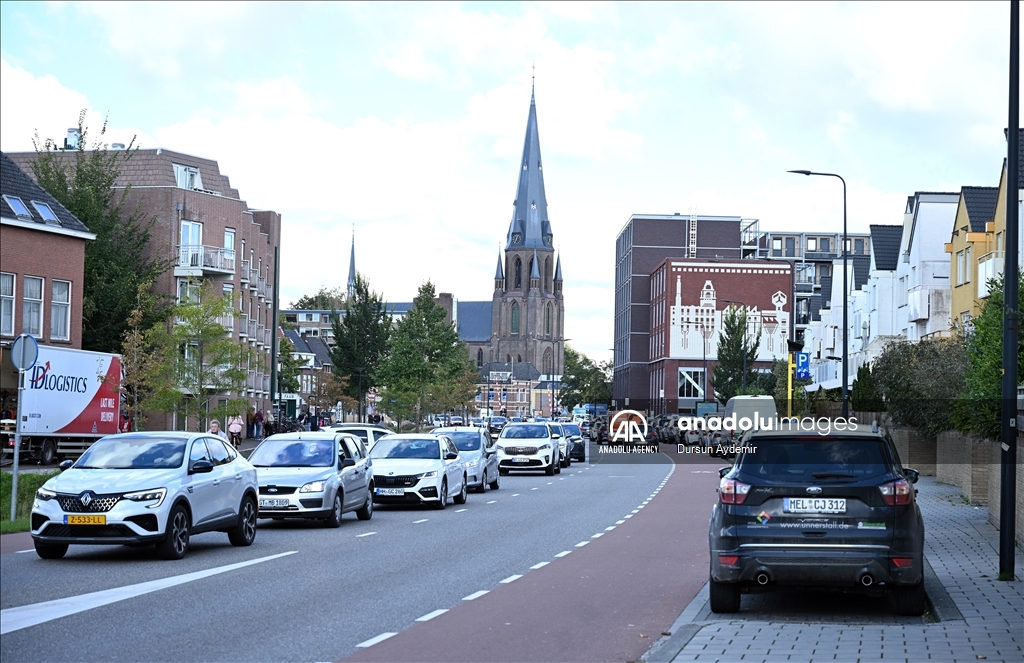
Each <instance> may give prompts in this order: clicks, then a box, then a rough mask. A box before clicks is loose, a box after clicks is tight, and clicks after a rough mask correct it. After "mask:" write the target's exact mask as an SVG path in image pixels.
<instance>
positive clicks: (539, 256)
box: [489, 92, 564, 375]
mask: <svg viewBox="0 0 1024 663" xmlns="http://www.w3.org/2000/svg"><path fill="white" fill-rule="evenodd" d="M494 276H495V278H494V285H495V289H494V299H493V303H492V307H491V344H490V346H491V350H490V351H491V356H490V359H489V360H490V361H497V362H504V361H513V360H514V361H515V362H517V363H518V362H529V363H531V364H533V366H534V367H535V368H536V369H537V370H538V371H539V372H540V373H541V374H542V375H556V374H560V373H561V372H562V368H563V366H564V363H563V356H564V353H563V345H564V332H563V326H562V325H563V321H564V316H563V300H562V265H561V257H560V256H558V257H556V256H555V249H554V235H553V233H552V232H551V222H550V221H549V220H548V201H547V196H546V195H545V192H544V166H543V162H542V161H541V157H540V135H539V133H538V131H537V104H536V99H535V97H534V95H533V93H532V92H531V94H530V114H529V116H528V117H527V120H526V140H525V142H524V144H523V157H522V159H520V161H519V185H518V187H517V188H516V199H515V202H513V211H512V220H511V222H510V223H509V226H508V233H507V235H506V238H505V251H504V260H502V258H501V257H500V256H499V260H498V269H497V271H496V273H495V275H494Z"/></svg>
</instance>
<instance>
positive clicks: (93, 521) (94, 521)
mask: <svg viewBox="0 0 1024 663" xmlns="http://www.w3.org/2000/svg"><path fill="white" fill-rule="evenodd" d="M64 524H65V525H106V524H107V517H106V516H64Z"/></svg>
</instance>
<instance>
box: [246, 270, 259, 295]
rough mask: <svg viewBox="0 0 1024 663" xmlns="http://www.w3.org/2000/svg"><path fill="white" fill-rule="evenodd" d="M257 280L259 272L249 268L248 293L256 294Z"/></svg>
mask: <svg viewBox="0 0 1024 663" xmlns="http://www.w3.org/2000/svg"><path fill="white" fill-rule="evenodd" d="M259 278H260V273H259V270H256V269H252V268H251V267H250V268H249V291H250V292H256V290H257V289H258V288H259Z"/></svg>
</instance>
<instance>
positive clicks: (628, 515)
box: [623, 513, 633, 520]
mask: <svg viewBox="0 0 1024 663" xmlns="http://www.w3.org/2000/svg"><path fill="white" fill-rule="evenodd" d="M632 517H633V514H631V513H628V514H626V515H624V516H623V518H625V519H626V520H629V519H630V518H632Z"/></svg>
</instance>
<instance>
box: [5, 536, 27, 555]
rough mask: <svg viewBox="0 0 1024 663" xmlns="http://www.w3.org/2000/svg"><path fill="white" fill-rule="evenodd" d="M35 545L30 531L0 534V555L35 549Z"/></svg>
mask: <svg viewBox="0 0 1024 663" xmlns="http://www.w3.org/2000/svg"><path fill="white" fill-rule="evenodd" d="M34 548H35V545H34V544H33V543H32V535H31V534H29V533H28V532H18V533H17V534H4V535H2V536H0V555H6V554H7V553H12V552H21V551H22V550H33V549H34Z"/></svg>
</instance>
